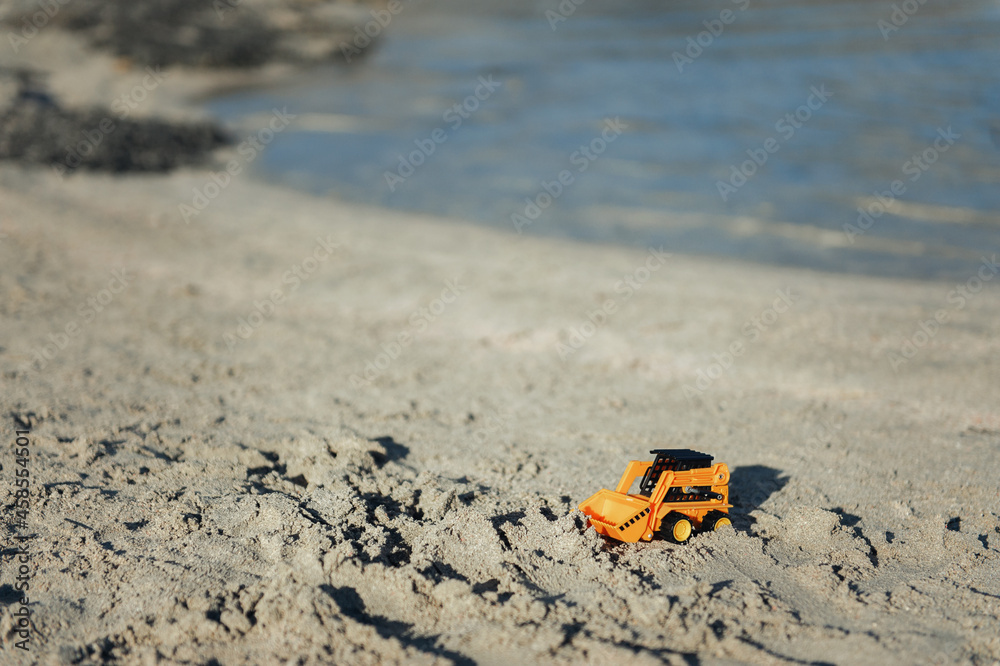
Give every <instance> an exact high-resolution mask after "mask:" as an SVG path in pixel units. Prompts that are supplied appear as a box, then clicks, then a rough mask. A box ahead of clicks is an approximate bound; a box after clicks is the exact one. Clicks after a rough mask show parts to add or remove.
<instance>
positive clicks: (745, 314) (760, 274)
mask: <svg viewBox="0 0 1000 666" xmlns="http://www.w3.org/2000/svg"><path fill="white" fill-rule="evenodd" d="M39 39H42V37H39ZM86 66H87V67H89V68H90V70H88V71H91V73H92V74H93V75H94V76H99V75H100V76H105V75H107V76H110V74H107V73H106V72H105V70H104V69H102V67H103V65H102V66H98V65H94V64H93V62H92V61H91V62H89V64H88V65H86ZM81 67H83V65H81ZM108 67H110V65H108ZM101 72H105V74H101ZM61 76H62V77H63V79H68V78H70V77H69V75H67V74H66V73H65V72H64V73H63V74H62V75H61ZM192 77H194V75H192ZM182 79H184V75H183V73H178V76H177V79H176V80H178V81H180V80H182ZM188 80H193V79H188ZM66 85H67V87H66V90H67V91H69V90H70V89H71V87H72V86H70V85H69V84H68V83H67V84H66ZM178 85H181V84H178ZM174 90H175V91H176V90H177V89H174ZM66 94H67V95H68V94H69V93H68V92H67V93H66ZM80 94H81V95H82V94H83V93H82V92H81V93H80ZM163 94H164V95H166V94H167V92H166V91H164V92H163ZM163 99H164V98H160V100H161V101H158V102H153V103H152V104H153V106H151V107H147V110H152V109H156V108H158V107H157V106H156V104H162V108H163V109H164V113H171V112H172V111H171V109H172V107H171V106H170V104H169V103H168V102H167V101H163ZM225 157H226V155H225V154H223V155H222V156H221V157H220V162H219V163H218V164H216V165H214V166H213V167H209V168H200V169H194V168H189V169H186V170H183V171H179V172H175V173H173V174H171V175H156V176H153V175H147V176H123V177H113V176H108V175H99V174H84V173H78V174H74V175H72V176H69V177H67V176H60V175H58V174H56V173H54V172H53V171H52V170H50V169H43V168H37V167H24V166H19V165H17V164H3V165H0V234H2V236H0V266H2V269H0V376H2V381H3V393H2V398H0V400H2V405H0V414H2V415H3V420H2V422H0V437H2V441H3V451H4V453H3V456H2V457H0V464H2V466H3V469H2V471H0V478H2V484H3V486H2V488H3V489H2V492H3V493H4V498H5V499H4V511H5V515H8V516H10V515H12V514H13V515H15V516H16V514H14V513H13V508H14V506H13V500H14V493H15V478H17V477H16V471H17V470H18V469H19V468H23V467H20V466H19V465H18V464H17V456H16V455H15V453H14V452H15V448H16V447H15V442H16V440H15V430H17V429H20V430H28V431H30V435H28V438H29V441H30V445H29V447H28V448H29V451H30V454H29V456H28V461H27V463H26V464H27V467H26V468H27V469H28V470H29V473H30V475H29V478H30V492H29V508H28V514H27V516H26V527H25V528H23V529H10V528H9V529H8V530H7V531H6V532H5V544H4V551H3V553H4V564H3V567H2V569H0V604H2V605H0V635H2V636H3V640H2V644H0V661H2V662H3V663H13V664H28V663H105V662H114V661H121V662H123V663H161V662H162V663H198V664H207V663H221V664H242V663H248V664H258V663H259V664H264V663H342V664H381V663H427V664H431V663H434V664H447V663H455V664H472V663H477V664H510V663H540V664H576V663H595V664H604V663H615V664H625V663H628V664H633V663H634V664H654V663H670V664H692V663H704V664H726V663H760V664H771V663H803V662H808V663H814V662H816V663H837V664H854V663H883V664H910V663H948V664H951V663H971V664H994V663H997V662H998V661H1000V575H998V571H1000V566H998V564H1000V527H998V508H997V507H998V499H1000V498H998V482H997V479H998V478H1000V456H998V455H997V452H998V446H1000V407H998V405H1000V403H998V397H1000V389H998V383H997V376H998V361H997V359H998V358H1000V355H998V352H1000V289H998V283H1000V280H997V279H996V273H994V272H993V270H994V269H995V265H994V264H993V263H991V262H992V261H995V259H992V257H994V256H995V254H994V253H995V252H996V251H997V248H984V262H983V263H982V264H981V265H979V264H970V267H969V281H967V282H966V281H962V282H959V283H954V282H949V283H938V282H916V281H903V280H887V279H876V278H869V277H863V276H850V275H830V274H823V273H813V272H809V271H803V270H792V269H785V268H779V267H767V266H759V265H753V264H748V263H741V262H736V261H730V260H720V259H711V258H698V257H686V256H680V255H676V254H674V255H670V254H669V248H663V249H661V248H650V249H648V250H643V249H632V248H619V247H606V246H598V245H587V244H580V243H574V242H570V241H566V240H555V239H544V238H538V237H530V236H518V235H516V234H515V233H513V231H511V232H505V231H502V230H490V229H485V228H482V227H477V226H474V225H472V224H466V223H463V222H462V221H458V220H439V219H431V218H428V217H422V216H415V215H404V214H401V213H396V212H389V211H384V210H379V209H374V208H365V207H359V206H354V205H348V204H345V203H343V202H339V201H335V200H332V199H324V198H317V197H311V196H307V195H304V194H302V193H300V192H294V191H290V190H287V189H282V188H278V187H272V186H269V185H268V184H267V183H263V182H260V181H256V180H254V179H253V178H252V177H251V176H249V175H247V174H246V173H241V174H240V175H237V176H235V177H233V178H231V179H230V181H229V182H228V183H227V184H226V185H225V186H224V187H222V188H220V193H219V194H218V195H217V196H215V197H214V198H212V199H211V200H210V201H209V203H208V205H207V206H205V207H204V209H203V210H200V211H199V212H198V214H196V215H191V214H190V213H189V212H188V213H186V212H185V209H183V208H181V206H182V204H184V205H192V203H193V201H194V199H195V190H198V191H199V192H205V191H206V185H208V184H209V183H212V182H213V175H212V174H213V173H217V172H218V170H219V168H220V166H219V165H220V164H224V159H225ZM216 178H218V177H216ZM209 191H214V190H211V188H209ZM185 217H186V218H187V219H186V220H185ZM666 255H669V256H666ZM977 274H978V275H977ZM986 278H988V279H986ZM936 315H937V316H938V318H939V319H940V321H936V320H935V316H936ZM588 322H596V323H595V324H593V325H591V324H589V323H588ZM70 331H72V333H70ZM737 343H739V344H737ZM733 352H737V353H735V354H733ZM727 354H730V355H727ZM49 357H51V358H49ZM657 447H676V448H693V449H697V450H701V451H705V452H707V453H710V454H712V455H714V456H715V457H716V459H718V460H720V461H723V462H726V463H727V464H728V465H729V466H730V469H731V471H732V481H731V493H732V495H731V497H732V500H733V503H734V504H735V507H734V508H733V509H732V516H733V529H729V530H722V531H719V532H715V533H709V534H699V535H697V536H695V537H694V538H693V539H692V540H691V542H690V543H688V544H686V545H683V546H677V545H673V544H670V543H667V542H664V541H659V540H655V541H652V542H649V543H641V544H620V543H615V542H609V541H606V540H604V539H603V538H602V537H600V536H598V535H597V534H596V533H595V532H594V531H593V530H592V529H588V528H587V523H586V520H585V518H584V517H583V516H582V514H580V513H579V512H578V511H577V510H576V505H577V504H578V503H579V502H580V501H582V500H584V499H586V498H587V497H588V496H590V495H591V494H592V493H594V492H595V491H596V490H598V489H599V488H602V487H614V485H615V483H616V482H617V480H618V477H619V475H620V474H621V472H622V470H623V469H624V466H625V464H626V463H627V461H628V460H630V459H635V458H637V459H648V455H647V452H648V451H649V450H650V449H652V448H657ZM18 534H20V535H25V534H31V535H33V538H31V539H29V540H27V541H25V542H18V541H16V540H15V539H14V537H15V535H18ZM23 544H27V545H26V548H27V549H28V552H29V559H30V572H29V574H28V579H29V583H30V588H29V590H28V597H29V600H30V604H29V608H30V612H31V621H30V631H28V632H27V633H28V635H29V639H28V644H27V647H28V648H29V649H28V650H27V651H25V650H20V649H18V648H17V647H15V643H16V642H18V641H20V640H23V639H22V638H19V636H18V631H17V629H18V626H17V621H18V618H17V616H16V615H15V614H14V613H15V612H16V611H18V609H19V608H21V604H20V593H19V592H18V591H17V589H16V588H15V585H17V578H16V577H17V569H16V564H17V562H18V558H19V557H20V555H19V554H18V553H17V552H16V551H15V549H16V548H19V547H20V546H21V545H23Z"/></svg>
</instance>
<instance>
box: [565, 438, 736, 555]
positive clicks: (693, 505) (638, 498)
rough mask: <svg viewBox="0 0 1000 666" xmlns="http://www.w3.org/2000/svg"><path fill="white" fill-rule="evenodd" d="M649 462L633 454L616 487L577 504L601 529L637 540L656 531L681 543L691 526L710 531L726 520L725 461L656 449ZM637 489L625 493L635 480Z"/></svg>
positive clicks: (606, 534)
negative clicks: (653, 458) (634, 493)
mask: <svg viewBox="0 0 1000 666" xmlns="http://www.w3.org/2000/svg"><path fill="white" fill-rule="evenodd" d="M650 453H653V454H655V455H656V459H655V460H653V461H652V462H642V461H640V460H633V461H631V462H630V463H629V464H628V467H626V468H625V473H624V474H622V478H621V481H619V482H618V487H617V488H615V489H614V490H600V491H598V492H597V494H596V495H594V496H593V497H591V498H590V499H588V500H587V501H585V502H583V503H582V504H580V511H582V512H583V513H585V514H586V515H587V517H588V518H590V524H591V525H593V526H594V529H595V530H597V531H598V532H599V533H601V534H603V535H605V536H609V537H612V538H614V539H618V540H619V541H625V542H628V543H635V542H636V541H638V540H639V539H642V540H643V541H649V540H650V539H652V538H653V535H654V534H658V535H660V536H661V537H663V538H665V539H667V540H669V541H672V542H674V543H684V542H685V541H687V540H688V539H690V538H691V533H692V532H693V531H694V529H695V528H698V529H701V530H705V531H709V530H717V529H719V528H720V527H724V526H726V525H730V524H731V523H730V522H729V508H730V507H731V506H732V504H728V501H729V467H727V466H726V464H725V463H716V464H714V465H713V464H712V456H710V455H707V454H704V453H698V452H697V451H692V450H690V449H654V450H652V451H650ZM640 477H641V480H640V481H639V492H638V494H636V495H632V494H629V492H628V491H629V489H631V487H632V484H633V482H634V481H635V480H636V479H639V478H640Z"/></svg>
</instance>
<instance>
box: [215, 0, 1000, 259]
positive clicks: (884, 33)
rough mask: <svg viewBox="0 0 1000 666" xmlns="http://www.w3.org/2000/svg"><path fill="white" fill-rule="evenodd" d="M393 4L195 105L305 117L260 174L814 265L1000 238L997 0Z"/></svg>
mask: <svg viewBox="0 0 1000 666" xmlns="http://www.w3.org/2000/svg"><path fill="white" fill-rule="evenodd" d="M904 4H905V7H904ZM401 7H402V9H401V11H400V12H399V13H398V14H396V15H393V16H392V17H391V20H390V21H389V23H388V26H387V28H386V29H384V30H382V29H381V28H379V31H381V32H382V33H383V34H382V35H381V37H382V39H381V41H380V43H379V45H378V47H377V48H376V49H374V51H373V52H371V53H370V54H369V55H368V56H367V57H365V58H363V59H361V60H360V61H359V62H358V63H356V64H355V66H353V67H347V68H344V67H331V68H328V69H324V70H321V71H314V72H310V73H308V74H305V75H302V76H300V77H297V78H295V79H293V80H289V81H288V82H287V83H286V84H284V85H282V86H278V87H273V88H270V89H267V90H263V91H260V90H258V91H254V92H244V93H237V94H232V95H228V96H225V97H222V98H218V99H215V100H212V101H211V102H209V107H210V109H211V110H212V111H213V112H215V113H217V114H218V115H220V116H221V117H223V118H224V119H226V120H228V121H231V122H232V123H234V124H235V125H236V126H237V127H240V128H242V130H245V131H248V132H249V131H252V130H254V128H255V127H256V124H258V123H259V124H260V126H263V123H264V120H266V117H267V114H268V112H269V110H270V109H271V108H272V107H275V106H277V107H283V106H287V107H288V110H289V111H290V112H292V113H295V114H297V115H298V118H297V119H296V121H295V123H293V125H292V127H291V128H290V129H288V130H286V131H284V132H282V133H280V134H278V135H277V136H276V137H275V139H274V140H273V142H272V143H271V144H270V145H269V146H268V147H267V149H266V150H265V151H263V152H262V153H261V155H260V156H259V157H258V158H257V159H256V160H255V162H254V164H253V168H254V169H255V170H256V171H257V172H258V174H259V175H261V176H263V177H266V178H268V179H271V180H277V181H281V182H286V183H288V184H291V185H294V186H296V187H301V188H305V189H308V190H310V191H314V192H321V193H327V194H330V195H332V196H336V197H340V198H343V199H346V200H350V201H357V202H363V203H370V204H376V205H384V206H389V207H393V208H399V209H404V210H413V211H423V212H430V213H434V214H443V215H447V216H452V217H455V218H460V219H468V220H474V221H478V222H481V223H484V224H489V225H493V226H497V227H504V228H507V229H509V230H510V231H512V232H514V231H515V227H516V226H520V227H521V229H522V231H524V232H526V233H532V234H547V235H563V236H571V237H574V238H582V239H588V240H594V241H602V242H607V241H611V242H619V243H626V244H634V245H656V246H659V245H663V246H665V247H666V248H667V249H669V250H673V251H679V252H686V253H697V254H706V255H711V256H718V257H723V258H724V257H739V258H743V259H749V260H753V261H760V262H766V263H779V264H788V265H797V266H806V267H812V268H818V269H823V270H838V271H849V272H859V273H867V274H883V275H896V276H904V277H932V276H938V277H941V276H947V277H956V278H957V277H962V276H968V275H971V274H972V273H973V272H974V270H975V269H976V268H977V267H978V265H979V263H980V261H981V260H980V258H979V257H980V256H981V255H982V254H983V252H988V253H992V252H996V251H1000V185H998V184H1000V39H998V38H1000V2H998V1H997V0H992V1H986V0H968V1H966V2H961V3H957V2H956V3H943V2H935V0H926V2H925V3H924V4H919V2H918V0H907V3H896V5H895V7H897V8H898V11H897V12H896V13H895V16H894V5H893V3H887V2H846V1H833V0H830V1H826V2H804V1H802V0H798V1H778V2H775V1H772V2H767V3H764V2H758V1H756V0H739V1H738V2H734V1H732V0H714V1H712V2H672V3H664V2H636V1H632V2H617V3H607V2H603V3H601V2H598V1H597V0H585V1H584V2H582V4H580V5H578V6H577V5H573V4H572V2H571V1H570V0H566V1H565V2H563V3H562V5H560V3H558V2H527V1H524V0H522V1H521V2H511V0H507V1H501V0H495V1H493V0H486V1H479V2H472V3H470V2H452V1H450V0H409V1H404V2H402V5H401ZM560 7H562V11H560ZM572 7H575V10H574V11H573V12H572V13H569V11H568V10H569V8H572ZM905 10H910V12H911V14H906V13H905ZM546 12H551V13H548V14H547V13H546ZM725 12H728V13H725ZM383 18H384V16H383ZM894 18H895V23H893V19H894ZM904 18H905V22H904V21H903V19H904ZM561 19H565V20H561ZM879 21H883V23H882V24H881V26H880V24H879ZM706 22H708V23H707V24H706ZM897 24H898V29H894V28H896V27H897ZM375 25H376V24H371V25H369V26H368V27H369V29H370V30H372V31H373V32H374V31H375ZM712 32H715V33H717V34H712ZM689 38H690V40H689ZM699 41H700V44H699ZM685 58H686V59H685ZM482 81H486V82H488V83H489V86H487V85H485V84H483V83H482ZM492 82H496V84H499V85H496V86H494V85H493V83H492ZM477 86H478V90H477ZM477 91H478V93H479V98H481V99H477V98H476V97H475V94H476V92H477ZM470 96H471V97H470ZM463 103H464V108H460V109H457V110H456V109H455V108H454V105H455V104H463ZM789 114H790V115H789ZM616 118H617V119H619V123H620V127H621V129H620V130H619V129H616V126H613V125H612V126H610V127H611V128H610V129H609V125H607V122H608V120H609V119H616ZM949 128H950V130H949ZM435 130H437V132H436V133H435ZM602 132H604V137H602ZM616 132H618V133H617V134H616ZM435 139H436V140H435ZM611 139H613V140H611ZM935 142H936V145H935ZM421 146H423V148H421ZM431 148H433V152H432V151H431ZM584 148H589V149H590V152H589V154H588V153H587V152H586V151H585V150H583V149H584ZM748 151H749V152H748ZM598 153H599V154H598ZM411 167H412V173H411V171H410V168H411ZM740 169H742V173H739V171H740ZM561 173H562V176H563V179H562V181H563V182H562V183H560V182H559V180H560V174H561ZM894 181H896V187H895V191H893V183H894ZM546 184H547V186H546ZM552 195H555V196H554V197H553V196H552ZM723 195H724V196H723ZM879 196H881V200H879ZM526 198H527V199H528V200H529V201H530V202H532V203H534V204H535V205H536V206H537V210H536V209H535V208H533V207H532V206H531V205H530V204H529V202H526ZM859 206H861V207H863V208H865V209H867V210H869V211H870V215H871V217H870V218H861V221H860V222H861V223H860V224H859V221H858V220H859V211H858V208H859ZM883 210H884V211H886V212H884V213H883V212H882V211H883ZM512 215H520V216H521V217H515V218H513V219H512ZM845 225H854V227H853V228H850V227H848V228H847V229H845Z"/></svg>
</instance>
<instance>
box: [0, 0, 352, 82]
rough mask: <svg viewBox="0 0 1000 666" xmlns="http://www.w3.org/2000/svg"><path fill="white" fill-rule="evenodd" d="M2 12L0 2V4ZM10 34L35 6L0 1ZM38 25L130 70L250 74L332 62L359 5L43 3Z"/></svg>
mask: <svg viewBox="0 0 1000 666" xmlns="http://www.w3.org/2000/svg"><path fill="white" fill-rule="evenodd" d="M0 4H2V0H0ZM6 4H7V5H8V6H7V11H6V12H4V13H3V20H4V22H5V23H6V24H7V25H8V26H10V27H12V28H14V29H15V33H16V29H17V27H18V26H20V25H22V24H24V23H25V21H26V20H27V21H29V22H30V21H31V17H33V16H34V15H35V14H37V13H38V12H39V5H38V4H37V2H27V1H25V0H7V3H6ZM51 4H52V6H53V10H52V11H51V12H49V13H51V16H49V17H48V18H46V19H45V21H44V23H45V25H46V26H47V25H52V26H55V27H59V28H62V29H65V30H69V31H71V32H74V33H77V34H80V35H81V36H83V37H84V38H85V39H86V40H87V41H88V42H89V43H90V44H92V45H93V46H94V47H96V48H99V49H102V50H106V51H109V52H111V53H113V54H115V55H118V56H121V57H124V58H128V59H129V60H131V61H133V62H134V63H135V64H138V65H152V66H163V67H166V66H170V65H185V66H192V67H237V68H239V67H256V66H260V65H263V64H265V63H268V62H289V63H297V64H310V63H318V62H324V61H333V60H339V59H342V57H343V48H342V45H343V44H345V43H347V42H349V41H350V35H351V32H352V31H353V29H354V25H355V24H356V23H357V21H358V20H359V18H364V19H367V18H370V17H369V16H368V15H367V13H366V12H365V11H364V10H363V9H362V7H365V6H367V5H366V4H365V3H357V2H345V1H344V0H142V1H141V2H140V1H137V0H72V2H66V1H64V0H51Z"/></svg>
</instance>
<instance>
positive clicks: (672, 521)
mask: <svg viewBox="0 0 1000 666" xmlns="http://www.w3.org/2000/svg"><path fill="white" fill-rule="evenodd" d="M682 520H684V521H687V523H688V525H690V529H689V530H688V535H687V537H685V538H684V539H677V538H676V537H675V536H674V526H675V525H677V523H679V522H680V521H682ZM693 532H694V525H693V524H692V523H691V519H690V518H688V517H687V516H685V515H684V514H682V513H677V512H676V511H671V512H670V513H668V514H667V515H665V516H664V517H663V520H662V521H661V522H660V536H661V537H662V538H664V539H666V540H667V541H669V542H670V543H676V544H678V545H680V544H685V543H687V542H688V541H690V540H691V534H692V533H693Z"/></svg>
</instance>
